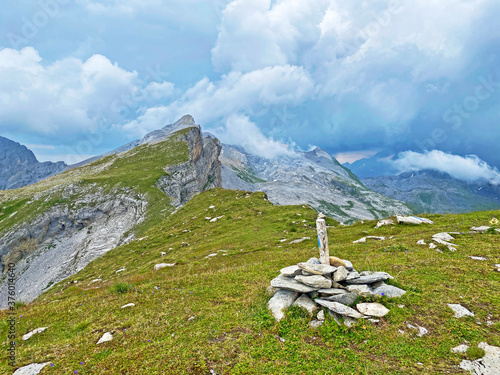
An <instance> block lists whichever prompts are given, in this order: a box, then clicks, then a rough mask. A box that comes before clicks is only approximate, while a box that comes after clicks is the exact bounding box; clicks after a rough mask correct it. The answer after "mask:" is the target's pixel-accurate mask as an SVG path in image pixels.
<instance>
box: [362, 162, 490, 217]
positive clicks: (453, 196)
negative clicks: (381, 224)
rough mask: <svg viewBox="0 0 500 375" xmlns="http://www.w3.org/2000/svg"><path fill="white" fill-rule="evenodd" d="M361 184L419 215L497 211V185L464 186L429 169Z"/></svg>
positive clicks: (478, 184) (464, 183)
mask: <svg viewBox="0 0 500 375" xmlns="http://www.w3.org/2000/svg"><path fill="white" fill-rule="evenodd" d="M362 182H363V183H364V184H365V185H366V186H367V187H368V188H370V189H372V190H374V191H376V192H378V193H380V194H383V195H385V196H387V197H390V198H393V199H397V200H402V201H405V202H407V203H409V204H410V205H411V206H412V207H414V209H415V210H416V211H417V212H419V213H422V212H429V213H448V212H450V213H462V212H471V211H479V210H492V209H498V208H500V186H495V185H492V184H488V183H484V184H481V183H467V182H465V181H460V180H457V179H455V178H453V177H451V176H449V175H448V174H446V173H441V172H436V171H431V170H424V171H419V172H405V173H402V174H399V175H396V176H379V177H372V178H365V179H363V180H362Z"/></svg>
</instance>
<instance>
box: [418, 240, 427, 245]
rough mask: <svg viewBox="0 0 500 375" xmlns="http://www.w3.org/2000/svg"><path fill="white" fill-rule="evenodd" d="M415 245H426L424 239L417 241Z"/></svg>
mask: <svg viewBox="0 0 500 375" xmlns="http://www.w3.org/2000/svg"><path fill="white" fill-rule="evenodd" d="M417 245H427V244H426V243H425V241H424V240H419V241H417Z"/></svg>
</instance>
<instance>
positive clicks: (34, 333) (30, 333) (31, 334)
mask: <svg viewBox="0 0 500 375" xmlns="http://www.w3.org/2000/svg"><path fill="white" fill-rule="evenodd" d="M47 328H48V327H42V328H37V329H34V330H33V331H31V332H28V333H27V334H25V335H24V336H23V337H22V339H23V340H24V341H26V340H29V339H30V338H31V337H32V336H33V335H37V334H39V333H42V332H43V331H45V330H46V329H47Z"/></svg>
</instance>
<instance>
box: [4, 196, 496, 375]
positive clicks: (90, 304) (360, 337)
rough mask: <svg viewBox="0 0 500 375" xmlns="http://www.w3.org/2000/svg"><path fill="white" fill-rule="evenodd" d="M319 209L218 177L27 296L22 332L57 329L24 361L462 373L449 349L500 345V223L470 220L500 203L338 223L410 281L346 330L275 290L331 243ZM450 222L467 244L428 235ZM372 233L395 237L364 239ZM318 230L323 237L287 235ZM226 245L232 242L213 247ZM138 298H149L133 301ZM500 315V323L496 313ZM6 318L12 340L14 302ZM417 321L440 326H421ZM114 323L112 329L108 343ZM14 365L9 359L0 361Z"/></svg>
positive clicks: (340, 233)
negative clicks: (274, 283)
mask: <svg viewBox="0 0 500 375" xmlns="http://www.w3.org/2000/svg"><path fill="white" fill-rule="evenodd" d="M212 205H213V206H214V208H209V207H210V206H212ZM222 215H224V216H223V217H222V218H221V219H219V220H218V221H217V222H214V223H211V222H209V220H206V217H219V216H222ZM316 215H317V214H316V212H314V211H313V210H312V209H310V208H308V207H306V206H273V205H272V204H270V203H269V202H268V201H267V200H266V199H265V195H264V194H263V193H253V194H246V193H244V192H237V191H228V190H222V189H214V190H210V191H207V192H205V193H203V194H200V195H197V196H196V197H195V198H193V199H192V200H191V201H190V202H189V203H188V204H186V206H184V207H183V208H182V209H180V210H179V211H178V212H176V213H174V214H173V215H172V216H170V217H168V218H167V219H165V220H163V221H161V222H160V223H159V224H158V225H155V226H152V227H151V228H150V229H149V230H148V231H147V232H146V233H144V238H142V239H141V240H137V241H134V242H132V243H130V244H128V245H125V246H122V247H120V248H117V249H115V250H112V251H110V252H109V253H107V254H106V255H104V256H103V257H101V258H99V259H97V260H95V261H93V262H92V263H90V264H89V265H88V266H87V267H86V268H85V269H84V270H82V271H81V272H80V273H78V274H77V275H75V276H73V277H71V278H70V279H67V280H65V281H64V282H61V283H59V284H57V285H55V286H53V287H52V288H51V289H50V290H49V291H47V292H46V293H45V294H43V295H41V296H40V297H39V298H38V299H37V300H36V301H35V302H34V303H32V304H30V305H28V306H22V307H20V309H19V310H18V311H17V317H18V325H17V332H18V336H19V337H20V336H21V335H22V334H25V333H27V332H29V331H30V330H32V329H35V328H38V327H44V326H48V327H49V328H48V330H47V331H45V332H44V333H42V334H39V335H36V336H34V337H32V338H31V339H30V340H29V341H21V340H20V338H19V340H18V341H19V346H18V366H21V365H26V364H29V363H32V362H46V361H49V362H51V363H53V366H51V367H46V368H45V369H44V370H43V371H42V374H70V373H71V374H73V373H75V371H78V374H192V373H194V374H207V373H209V370H210V369H214V370H215V371H216V372H217V373H218V374H265V373H268V374H332V373H336V374H413V373H414V374H417V373H418V374H420V373H445V372H446V371H450V372H451V373H458V369H457V368H456V365H458V363H460V361H461V360H462V359H463V358H465V356H466V355H459V354H452V353H450V348H452V347H454V346H457V345H459V344H461V343H463V342H465V340H467V341H468V342H470V343H471V344H473V345H474V344H477V343H478V342H480V341H486V342H488V343H489V344H490V345H497V346H498V345H500V324H499V323H498V321H499V319H500V311H499V306H500V298H499V295H498V290H499V289H500V273H498V272H496V271H494V267H493V265H494V264H495V263H500V254H499V246H500V235H498V234H482V235H473V234H468V233H467V230H468V228H470V227H471V226H472V225H486V224H488V222H489V220H491V218H492V217H493V216H494V215H497V216H499V215H500V212H499V211H496V212H494V211H493V212H479V213H471V214H462V215H430V216H428V217H429V218H431V219H432V220H434V221H435V222H436V224H435V225H432V226H410V225H399V226H396V227H393V228H392V227H382V228H380V229H377V230H375V229H373V227H374V225H375V222H365V223H356V224H354V225H352V226H348V227H342V226H336V225H334V226H333V227H331V228H330V229H329V233H328V234H329V243H330V253H331V255H336V256H339V257H341V258H344V259H349V260H351V261H352V262H353V263H354V266H355V268H356V269H358V270H359V271H361V270H377V271H387V272H389V273H391V274H392V275H393V276H394V277H395V285H398V286H400V287H403V288H404V289H406V290H407V291H408V293H407V294H406V295H405V296H404V297H403V298H401V299H396V300H382V303H384V304H385V305H386V306H387V307H389V309H390V310H391V311H390V313H389V314H388V315H387V316H386V317H385V318H384V319H383V320H382V322H381V324H379V325H377V326H373V325H371V324H370V323H368V322H365V321H360V322H359V323H358V324H357V325H356V326H355V327H353V328H351V329H347V328H344V327H339V326H337V324H336V323H335V322H334V321H332V320H327V322H326V323H325V324H324V325H323V326H322V327H320V328H319V329H317V330H313V329H311V328H309V326H308V322H309V318H308V317H307V316H305V315H304V314H303V313H302V312H301V311H300V310H295V309H292V310H290V312H289V314H288V317H287V318H286V319H284V320H283V321H281V322H280V323H279V324H277V323H275V321H274V318H273V317H272V316H271V315H270V313H269V312H268V311H267V310H266V302H267V300H268V299H269V297H268V296H266V293H265V289H266V287H267V286H268V285H269V282H270V280H271V279H272V278H273V277H275V276H276V275H277V274H278V272H279V269H280V268H282V267H285V266H289V265H292V264H295V263H297V262H300V261H305V260H307V259H308V258H310V257H312V256H317V255H318V251H317V247H316V246H317V241H316V238H315V237H316V231H315V219H316ZM303 220H305V221H306V222H305V223H303ZM441 231H462V232H464V234H463V235H460V236H458V237H457V240H456V241H455V243H456V244H457V245H459V247H458V251H457V252H455V253H451V252H449V251H445V252H444V253H438V252H436V251H435V250H430V249H428V248H427V247H423V246H418V245H416V242H417V241H418V240H420V239H425V240H426V241H428V240H429V239H430V237H431V236H432V235H433V234H435V233H437V232H441ZM366 235H382V236H395V238H394V239H392V240H388V241H385V242H374V243H367V244H358V245H353V244H352V241H353V240H357V239H359V238H360V237H362V236H366ZM305 236H308V237H311V239H310V240H307V241H304V242H302V243H300V244H294V245H289V244H288V243H289V242H290V241H291V240H294V239H297V238H302V237H305ZM283 238H286V239H288V241H286V242H284V243H282V242H280V240H281V239H283ZM219 250H225V251H226V252H221V251H220V252H218V255H217V256H214V257H211V258H208V259H207V258H206V257H207V256H208V255H209V254H213V253H216V252H217V251H219ZM161 252H165V253H166V255H164V256H161V254H160V253H161ZM223 254H227V255H223ZM469 255H476V256H485V257H487V258H488V260H487V261H484V262H481V261H475V260H472V259H470V258H468V256H469ZM173 262H176V263H177V265H176V266H175V267H173V268H165V269H162V270H160V271H153V266H154V265H155V264H157V263H173ZM122 268H125V271H123V272H119V273H116V271H117V270H119V269H122ZM95 279H102V281H97V282H93V283H92V282H91V281H92V280H95ZM128 303H134V304H135V305H136V306H135V307H132V308H127V309H121V308H120V307H121V306H123V305H125V304H128ZM447 303H461V304H462V305H464V306H466V307H467V308H469V309H471V310H472V311H474V312H475V314H476V316H475V317H474V318H462V319H456V318H453V313H452V311H451V310H450V309H449V308H448V307H447V306H446V304H447ZM402 304H404V308H400V307H398V305H402ZM489 314H491V316H490V318H491V320H492V321H494V322H495V324H493V325H491V326H487V325H486V323H485V320H486V317H487V316H488V315H489ZM0 318H1V320H0V338H1V342H2V346H1V350H2V351H3V353H6V352H7V340H6V334H7V328H8V326H7V322H6V315H5V314H3V315H0ZM406 322H410V323H412V324H414V325H415V324H418V325H421V326H423V327H425V328H427V329H428V330H429V334H428V335H426V336H423V337H417V335H416V332H414V331H412V330H409V329H408V328H407V327H406ZM477 322H480V323H481V324H478V323H477ZM398 330H403V331H405V334H400V333H399V332H398ZM107 331H110V332H113V333H114V339H113V341H111V342H109V343H105V344H102V345H96V342H97V341H98V339H99V338H100V337H101V336H102V334H103V333H104V332H107ZM280 337H281V338H283V339H284V342H283V340H280ZM418 362H420V363H422V364H423V365H419V364H417V363H418ZM11 372H12V370H11V369H10V368H9V367H8V365H7V364H6V362H5V361H1V362H0V373H6V374H8V373H11Z"/></svg>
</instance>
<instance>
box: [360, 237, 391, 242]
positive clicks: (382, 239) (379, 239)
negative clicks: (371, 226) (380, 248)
mask: <svg viewBox="0 0 500 375" xmlns="http://www.w3.org/2000/svg"><path fill="white" fill-rule="evenodd" d="M366 240H375V241H385V240H387V238H386V237H377V236H366V237H363V238H361V239H359V240H357V241H353V242H352V243H366Z"/></svg>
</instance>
